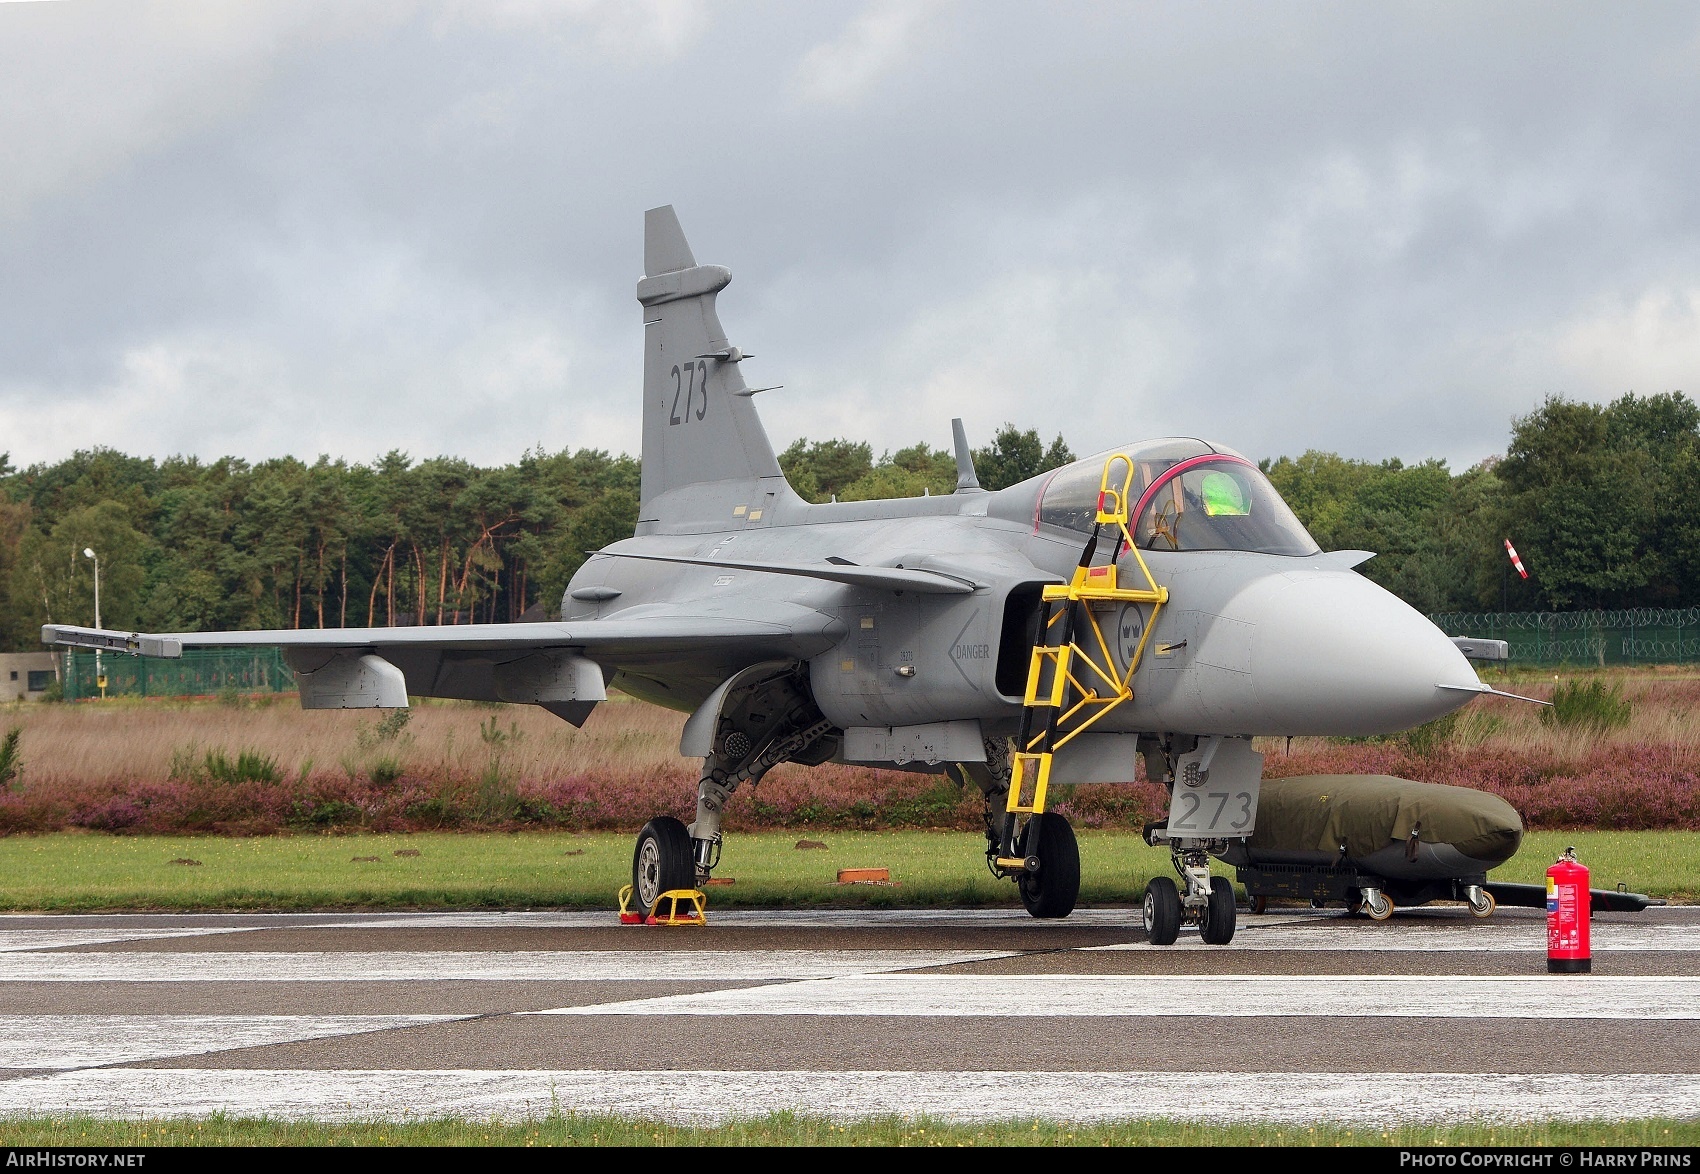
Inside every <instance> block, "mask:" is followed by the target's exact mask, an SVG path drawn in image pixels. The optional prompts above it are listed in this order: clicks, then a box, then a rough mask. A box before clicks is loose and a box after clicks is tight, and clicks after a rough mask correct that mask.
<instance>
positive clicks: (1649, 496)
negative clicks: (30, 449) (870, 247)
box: [0, 392, 1700, 650]
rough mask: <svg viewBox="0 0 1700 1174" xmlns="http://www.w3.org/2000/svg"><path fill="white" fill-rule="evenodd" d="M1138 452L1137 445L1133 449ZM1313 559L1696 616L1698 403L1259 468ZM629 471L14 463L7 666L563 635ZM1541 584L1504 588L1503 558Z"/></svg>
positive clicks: (839, 458)
mask: <svg viewBox="0 0 1700 1174" xmlns="http://www.w3.org/2000/svg"><path fill="white" fill-rule="evenodd" d="M1129 439H1134V438H1129ZM1073 459H1074V454H1073V453H1072V452H1070V451H1069V448H1068V446H1067V445H1066V444H1065V443H1064V442H1063V440H1062V438H1061V437H1060V436H1059V437H1056V438H1055V439H1054V440H1052V441H1050V442H1049V443H1046V442H1045V441H1044V440H1043V438H1042V437H1041V436H1040V435H1039V433H1038V432H1037V431H1036V430H1034V429H1025V430H1024V429H1021V428H1018V427H1016V426H1015V425H1013V424H1010V425H1006V426H1005V427H1004V428H1002V429H1001V430H1000V431H999V432H998V433H997V435H996V436H995V437H994V439H993V441H992V443H990V444H989V445H987V446H986V447H984V448H982V449H978V450H976V452H975V464H976V468H977V469H978V472H979V476H980V480H981V483H982V484H983V485H985V486H986V487H987V488H990V489H998V488H1002V487H1004V486H1006V485H1013V484H1015V483H1016V482H1018V481H1021V480H1024V479H1026V478H1027V477H1030V476H1033V475H1035V474H1038V473H1041V472H1044V471H1045V470H1047V469H1051V468H1055V467H1057V466H1058V465H1061V464H1065V463H1067V462H1069V461H1071V460H1073ZM780 464H781V466H782V467H783V468H784V469H785V472H786V475H787V477H789V478H790V480H791V483H792V484H793V485H794V486H795V487H796V488H797V490H798V492H799V493H801V494H803V495H804V496H805V497H807V498H809V499H810V500H812V501H828V500H831V499H833V498H836V499H838V500H840V501H854V500H862V499H869V498H888V497H905V496H915V495H919V494H921V493H922V492H929V493H935V494H937V493H949V492H951V490H952V489H953V488H954V487H955V484H956V466H955V462H954V460H953V459H952V457H951V455H950V454H949V453H948V452H946V451H944V450H941V449H935V448H932V447H930V446H928V445H926V444H918V445H915V446H913V447H911V448H906V449H901V450H899V451H896V452H888V453H885V454H883V455H881V456H880V457H878V458H876V457H875V456H874V453H873V449H872V448H871V446H869V445H867V444H865V443H861V442H855V441H848V440H825V441H808V440H799V441H797V442H796V443H795V444H793V445H791V446H790V447H789V448H787V449H786V450H785V451H784V452H783V453H782V454H781V455H780ZM1261 464H1262V467H1263V469H1264V470H1265V471H1266V472H1267V473H1268V475H1269V477H1270V479H1271V480H1272V481H1273V482H1274V483H1275V486H1276V488H1277V489H1279V490H1280V492H1281V494H1282V496H1283V497H1285V498H1286V500H1287V501H1288V502H1289V503H1290V504H1291V505H1292V507H1293V509H1294V511H1295V512H1296V513H1297V514H1298V515H1299V518H1300V519H1301V520H1302V521H1303V522H1304V523H1305V525H1306V526H1308V527H1309V528H1310V530H1311V533H1312V534H1314V535H1315V536H1316V539H1317V541H1318V542H1319V543H1321V544H1322V546H1323V548H1324V549H1330V550H1333V549H1346V548H1357V549H1364V550H1373V551H1376V552H1377V554H1378V557H1377V558H1375V559H1373V560H1371V561H1370V562H1369V563H1367V564H1365V565H1364V567H1363V568H1362V569H1363V571H1364V572H1365V573H1366V574H1368V575H1369V576H1370V577H1371V578H1372V579H1374V580H1376V581H1377V582H1379V583H1381V584H1382V585H1384V586H1386V587H1388V588H1389V589H1391V590H1393V591H1395V592H1396V593H1398V594H1399V595H1400V596H1402V597H1403V598H1405V599H1406V600H1407V601H1409V602H1410V603H1411V604H1412V605H1413V606H1415V607H1416V608H1418V609H1419V610H1422V611H1425V612H1435V611H1476V610H1498V608H1499V607H1500V604H1501V593H1502V591H1505V593H1506V594H1505V598H1506V601H1507V602H1508V603H1509V606H1510V607H1511V608H1512V609H1513V610H1532V609H1556V610H1565V609H1572V608H1582V607H1628V606H1655V607H1664V606H1688V605H1692V604H1696V603H1700V586H1697V584H1700V407H1696V405H1695V404H1694V403H1692V402H1691V401H1690V400H1689V399H1688V398H1687V397H1686V396H1684V395H1683V394H1682V393H1680V392H1672V393H1667V394H1661V395H1652V396H1636V395H1626V396H1624V397H1622V398H1621V399H1618V400H1616V401H1614V402H1612V403H1610V404H1608V405H1603V406H1602V405H1596V404H1589V403H1579V402H1576V401H1572V400H1567V399H1563V398H1557V397H1555V398H1551V399H1548V400H1547V401H1546V403H1545V404H1543V405H1542V406H1541V407H1540V408H1539V409H1538V410H1536V411H1534V412H1532V413H1530V414H1529V415H1528V416H1524V417H1521V418H1519V419H1517V420H1515V421H1514V422H1513V427H1512V431H1511V436H1510V440H1509V443H1508V445H1507V449H1506V454H1505V456H1504V457H1502V458H1493V459H1490V460H1487V461H1484V462H1482V463H1481V464H1479V465H1477V466H1475V467H1473V468H1470V469H1467V470H1465V471H1463V472H1459V473H1453V472H1452V471H1451V470H1450V469H1448V468H1447V466H1446V465H1445V463H1444V462H1441V461H1438V460H1431V461H1424V462H1422V463H1420V464H1414V465H1406V464H1403V463H1401V462H1400V461H1398V460H1396V459H1395V460H1388V461H1382V462H1379V463H1378V462H1370V461H1359V460H1349V459H1346V458H1343V457H1340V456H1337V455H1335V454H1333V453H1325V452H1315V451H1312V452H1307V453H1305V454H1303V455H1302V456H1299V457H1285V456H1283V457H1280V458H1278V459H1273V460H1264V461H1262V462H1261ZM637 505H638V463H637V461H636V460H635V459H633V458H631V457H628V456H623V455H612V454H610V453H607V452H603V451H600V450H594V449H580V450H577V451H571V452H569V451H562V452H559V453H548V452H543V451H535V452H528V453H526V454H525V455H524V456H522V457H521V458H520V460H519V461H518V462H516V463H514V464H511V465H503V466H499V467H492V468H486V467H480V466H476V465H473V464H470V463H468V462H466V461H462V460H459V459H456V458H453V457H436V458H432V459H430V460H424V461H417V462H416V461H413V460H410V459H409V458H408V456H407V455H405V454H403V453H399V452H392V453H390V454H388V455H386V456H385V457H383V458H381V459H380V460H377V461H375V462H373V463H371V464H349V463H347V462H344V461H332V460H330V459H328V458H324V457H321V458H320V459H319V460H318V461H317V462H315V463H313V464H306V463H304V462H302V461H300V460H297V459H295V458H293V457H280V458H276V459H273V460H268V461H264V462H261V463H258V464H249V463H248V462H246V461H242V460H238V459H236V458H231V457H226V458H222V459H219V460H215V461H210V462H202V461H200V460H198V459H196V458H193V457H172V458H168V459H166V460H163V461H155V460H154V459H152V458H146V457H132V456H126V455H124V454H123V453H119V452H115V451H113V450H110V449H96V450H92V451H86V452H77V453H75V454H73V455H72V456H70V457H68V458H66V459H65V460H62V461H59V462H58V463H56V464H37V465H32V466H30V467H28V468H26V469H15V468H13V467H12V466H11V464H10V463H9V462H8V461H7V459H6V457H5V455H4V454H0V648H4V649H5V650H30V649H35V648H38V647H39V646H40V645H39V643H38V639H39V630H40V625H41V624H43V623H47V622H60V623H84V624H86V623H91V622H92V621H93V618H94V600H93V574H92V566H91V564H90V561H89V560H88V559H86V558H85V557H84V556H83V551H84V549H85V548H86V549H92V550H94V551H95V552H96V553H97V554H98V555H99V557H100V561H101V613H102V614H101V618H102V620H103V621H104V623H105V624H106V625H107V626H108V627H116V628H126V629H132V630H137V629H139V630H152V631H194V630H206V629H217V628H290V627H342V626H349V625H354V626H360V625H368V624H408V623H412V624H437V623H486V622H498V621H508V620H517V619H519V618H520V617H521V616H524V615H527V614H528V613H529V614H530V615H534V616H536V615H541V614H549V613H552V612H553V611H554V610H555V609H556V608H558V606H559V603H560V597H561V592H562V591H563V589H564V588H565V586H566V583H567V580H568V579H569V578H570V577H571V576H572V573H573V571H575V570H576V569H577V568H578V566H579V565H580V564H581V563H582V562H583V561H584V558H585V552H586V551H589V550H594V549H596V548H597V547H599V546H602V545H605V544H606V543H609V542H612V541H615V540H617V539H619V538H623V537H627V536H629V535H630V533H631V530H632V526H633V524H634V522H635V521H636V519H637ZM1506 537H1510V538H1512V540H1513V541H1514V542H1515V543H1516V544H1517V547H1518V550H1519V551H1520V553H1521V554H1522V557H1523V560H1524V564H1525V565H1526V566H1527V567H1528V568H1529V570H1530V573H1531V578H1530V580H1529V581H1528V582H1527V583H1525V582H1523V581H1522V580H1520V579H1519V578H1518V577H1517V576H1515V575H1511V576H1510V577H1509V583H1507V581H1506V576H1505V574H1504V567H1505V565H1506V560H1505V555H1504V548H1503V546H1502V545H1501V543H1502V541H1503V539H1504V538H1506Z"/></svg>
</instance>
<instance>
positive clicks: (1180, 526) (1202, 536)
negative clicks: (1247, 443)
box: [1037, 439, 1321, 556]
mask: <svg viewBox="0 0 1700 1174" xmlns="http://www.w3.org/2000/svg"><path fill="white" fill-rule="evenodd" d="M1117 455H1120V456H1122V457H1124V458H1125V459H1126V460H1125V463H1124V462H1123V461H1116V462H1115V464H1114V466H1113V467H1112V469H1111V473H1110V480H1111V484H1110V488H1112V489H1117V490H1119V489H1120V488H1121V482H1122V481H1123V479H1125V478H1126V477H1127V476H1128V471H1129V468H1130V466H1131V469H1132V474H1133V476H1132V482H1131V485H1130V487H1129V489H1128V500H1129V501H1130V502H1132V503H1135V504H1134V508H1133V510H1132V517H1133V526H1132V527H1131V529H1132V531H1133V539H1134V541H1135V542H1136V543H1138V544H1139V548H1140V549H1141V550H1156V551H1167V550H1244V551H1251V552H1254V553H1257V554H1285V555H1298V556H1303V555H1311V554H1316V553H1317V552H1318V551H1319V550H1321V548H1320V547H1319V546H1317V544H1316V540H1315V539H1313V538H1312V537H1311V536H1310V534H1309V533H1308V532H1307V531H1306V530H1305V528H1304V526H1303V525H1302V524H1300V522H1299V520H1298V518H1296V517H1294V516H1293V511H1292V510H1290V509H1288V508H1287V503H1286V502H1284V501H1282V500H1281V495H1280V494H1278V493H1276V492H1275V487H1274V486H1272V485H1270V484H1269V479H1268V478H1266V477H1265V476H1264V475H1263V473H1262V472H1261V471H1260V470H1259V469H1258V467H1257V466H1256V465H1254V464H1252V463H1251V462H1250V461H1248V460H1246V459H1245V458H1244V457H1242V456H1240V455H1239V454H1238V453H1234V452H1230V451H1226V450H1222V449H1216V448H1212V447H1211V446H1210V445H1208V444H1205V443H1204V442H1203V441H1201V440H1191V439H1169V440H1153V441H1147V442H1145V443H1143V444H1136V445H1130V446H1127V447H1125V448H1115V449H1107V450H1106V451H1104V452H1101V453H1098V454H1097V455H1095V456H1090V457H1087V458H1085V459H1084V460H1079V461H1076V462H1075V463H1074V464H1072V465H1064V466H1063V467H1062V468H1060V469H1058V470H1057V471H1056V472H1054V473H1052V474H1051V477H1050V480H1048V481H1046V482H1045V483H1044V486H1043V487H1042V488H1041V489H1040V491H1039V507H1038V516H1037V521H1038V522H1039V523H1040V524H1041V525H1046V526H1061V527H1063V528H1065V529H1069V530H1079V531H1083V532H1086V531H1090V530H1091V529H1092V523H1093V520H1094V518H1095V517H1096V516H1097V509H1098V494H1099V491H1100V489H1101V488H1102V487H1103V478H1104V472H1105V470H1104V466H1105V463H1106V462H1107V461H1109V460H1110V459H1111V458H1113V457H1115V456H1117Z"/></svg>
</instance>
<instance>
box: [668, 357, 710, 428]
mask: <svg viewBox="0 0 1700 1174" xmlns="http://www.w3.org/2000/svg"><path fill="white" fill-rule="evenodd" d="M681 399H682V400H683V401H684V405H685V410H684V412H683V413H681V412H680V411H679V403H680V400H681ZM693 404H695V406H696V418H697V419H699V420H700V419H702V418H703V417H704V416H706V415H707V414H708V364H707V363H686V364H685V365H684V366H683V367H680V366H678V365H676V364H675V365H674V367H673V406H672V408H671V409H670V410H669V411H668V413H667V423H668V425H669V426H671V425H673V424H689V423H690V422H691V408H692V405H693Z"/></svg>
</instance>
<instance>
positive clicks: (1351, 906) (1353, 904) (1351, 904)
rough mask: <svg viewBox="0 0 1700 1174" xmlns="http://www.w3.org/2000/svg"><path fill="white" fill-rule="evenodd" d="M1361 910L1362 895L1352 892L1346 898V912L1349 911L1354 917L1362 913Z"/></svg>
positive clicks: (1362, 909) (1362, 906)
mask: <svg viewBox="0 0 1700 1174" xmlns="http://www.w3.org/2000/svg"><path fill="white" fill-rule="evenodd" d="M1363 911H1364V899H1363V897H1362V896H1360V895H1359V894H1358V893H1356V892H1353V893H1352V895H1351V896H1349V897H1347V898H1346V912H1347V913H1350V914H1351V915H1352V916H1353V917H1356V916H1357V915H1358V914H1360V913H1362V912H1363Z"/></svg>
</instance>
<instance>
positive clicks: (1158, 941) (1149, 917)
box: [1144, 876, 1181, 946]
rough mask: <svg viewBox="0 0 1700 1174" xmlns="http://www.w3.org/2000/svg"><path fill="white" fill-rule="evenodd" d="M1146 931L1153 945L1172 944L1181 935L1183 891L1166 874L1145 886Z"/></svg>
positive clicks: (1152, 879)
mask: <svg viewBox="0 0 1700 1174" xmlns="http://www.w3.org/2000/svg"><path fill="white" fill-rule="evenodd" d="M1144 913H1145V932H1146V934H1147V935H1148V936H1149V937H1150V938H1151V944H1152V945H1153V946H1172V945H1174V944H1175V939H1176V938H1178V937H1180V936H1181V891H1180V890H1179V889H1178V888H1176V887H1175V882H1174V881H1172V880H1170V879H1169V878H1168V877H1166V876H1157V877H1152V878H1151V883H1150V884H1148V885H1146V886H1145V910H1144Z"/></svg>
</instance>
